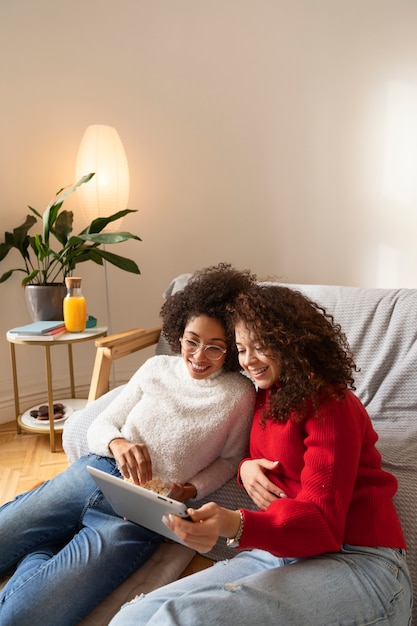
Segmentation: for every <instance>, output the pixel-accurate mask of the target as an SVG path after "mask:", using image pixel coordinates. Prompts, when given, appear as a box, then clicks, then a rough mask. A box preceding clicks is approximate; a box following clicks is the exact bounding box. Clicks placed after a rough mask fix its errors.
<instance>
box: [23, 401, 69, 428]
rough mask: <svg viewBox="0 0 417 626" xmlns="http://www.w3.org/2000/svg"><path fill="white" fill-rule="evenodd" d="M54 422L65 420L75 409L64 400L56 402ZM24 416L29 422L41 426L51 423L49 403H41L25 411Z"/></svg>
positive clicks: (54, 404)
mask: <svg viewBox="0 0 417 626" xmlns="http://www.w3.org/2000/svg"><path fill="white" fill-rule="evenodd" d="M53 407H54V424H59V423H61V422H64V421H65V420H66V419H67V418H68V417H69V416H70V415H71V413H72V412H73V409H72V408H71V407H69V406H67V405H65V404H63V403H62V402H54V403H53ZM22 418H25V419H24V421H25V422H26V423H29V424H33V425H35V424H36V426H39V424H47V425H49V407H48V405H47V404H45V403H43V404H39V405H38V406H34V407H32V408H31V409H29V410H28V411H25V413H24V414H23V416H22Z"/></svg>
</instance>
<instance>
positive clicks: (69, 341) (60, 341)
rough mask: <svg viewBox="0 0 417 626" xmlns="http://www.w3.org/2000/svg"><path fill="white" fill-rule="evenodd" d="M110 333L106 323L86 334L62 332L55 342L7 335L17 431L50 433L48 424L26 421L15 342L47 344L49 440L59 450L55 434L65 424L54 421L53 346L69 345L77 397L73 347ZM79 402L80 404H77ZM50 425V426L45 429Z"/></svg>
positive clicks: (52, 449)
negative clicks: (21, 403) (21, 409)
mask: <svg viewBox="0 0 417 626" xmlns="http://www.w3.org/2000/svg"><path fill="white" fill-rule="evenodd" d="M106 335H107V328H106V327H104V326H101V327H95V328H86V329H85V331H84V332H82V333H64V334H62V335H59V336H58V337H57V338H56V339H53V341H45V340H44V339H42V337H34V338H33V339H30V340H27V339H25V340H19V339H18V338H17V337H15V335H13V334H11V333H7V334H6V339H7V341H8V342H9V345H10V357H11V363H12V375H13V392H14V404H15V414H16V431H17V433H18V434H20V433H21V432H22V429H23V430H27V431H30V432H33V433H43V434H45V432H48V426H46V424H41V423H40V424H39V425H36V424H33V425H30V424H28V423H24V422H23V421H22V414H21V412H20V402H19V385H18V378H17V364H16V352H15V345H19V344H20V345H24V346H43V347H44V349H45V364H46V383H47V388H48V411H49V418H48V421H49V441H50V446H51V452H55V451H56V446H55V434H56V433H59V432H62V430H63V428H64V427H63V424H62V423H61V424H55V423H54V417H53V416H54V408H53V406H54V399H53V387H52V368H51V348H53V347H54V346H62V345H66V346H67V348H68V365H69V374H70V385H71V399H74V400H75V382H74V364H73V357H72V346H73V344H75V343H83V342H85V341H92V340H93V339H97V338H98V337H105V336H106ZM79 403H80V400H78V401H76V402H75V403H74V404H75V406H74V408H80V407H79ZM77 404H78V406H77ZM45 426H46V429H45Z"/></svg>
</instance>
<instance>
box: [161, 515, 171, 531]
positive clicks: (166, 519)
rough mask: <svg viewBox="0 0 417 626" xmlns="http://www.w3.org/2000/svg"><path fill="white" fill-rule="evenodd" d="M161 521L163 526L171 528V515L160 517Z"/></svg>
mask: <svg viewBox="0 0 417 626" xmlns="http://www.w3.org/2000/svg"><path fill="white" fill-rule="evenodd" d="M162 521H163V523H164V524H165V526H168V528H171V524H172V522H173V519H172V515H171V514H169V515H163V516H162Z"/></svg>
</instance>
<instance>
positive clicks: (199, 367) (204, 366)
mask: <svg viewBox="0 0 417 626" xmlns="http://www.w3.org/2000/svg"><path fill="white" fill-rule="evenodd" d="M190 363H191V361H190ZM191 365H192V367H193V368H194V369H195V370H198V371H199V372H204V370H205V369H206V367H207V366H206V365H196V363H191Z"/></svg>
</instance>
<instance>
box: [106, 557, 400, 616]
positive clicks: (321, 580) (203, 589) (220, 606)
mask: <svg viewBox="0 0 417 626" xmlns="http://www.w3.org/2000/svg"><path fill="white" fill-rule="evenodd" d="M411 604H412V588H411V580H410V575H409V572H408V568H407V564H406V560H405V556H404V553H403V551H402V550H396V549H391V548H367V547H361V546H349V545H344V546H343V548H342V550H341V551H340V552H335V553H327V554H322V555H319V556H317V557H312V558H308V559H281V558H278V557H275V556H272V555H271V554H269V553H268V552H265V551H263V550H252V551H248V552H241V553H240V554H238V555H237V556H236V557H235V558H233V559H231V560H230V561H221V562H219V563H217V564H216V565H214V566H213V567H210V568H208V569H206V570H203V571H202V572H198V573H197V574H194V575H192V576H188V577H187V578H183V579H181V580H178V581H176V582H174V583H171V584H170V585H167V586H166V587H161V588H160V589H157V590H155V591H153V592H151V593H150V594H148V595H146V596H144V595H142V596H139V597H138V598H136V599H135V600H133V601H132V602H130V603H128V604H125V605H124V606H123V607H122V609H121V610H120V611H119V613H117V615H116V616H115V617H114V618H113V619H112V621H111V622H110V626H140V625H145V624H149V625H152V626H173V625H174V624H175V626H196V624H204V625H205V626H214V625H215V626H218V625H219V624H228V625H230V626H254V624H255V625H256V624H259V625H262V626H268V625H271V626H272V625H273V626H290V625H291V626H305V625H306V624H309V625H310V626H330V625H331V626H335V625H339V626H348V625H349V626H353V625H355V626H360V625H365V624H366V625H369V624H378V626H383V625H389V626H407V625H409V624H411Z"/></svg>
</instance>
